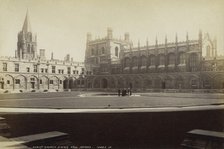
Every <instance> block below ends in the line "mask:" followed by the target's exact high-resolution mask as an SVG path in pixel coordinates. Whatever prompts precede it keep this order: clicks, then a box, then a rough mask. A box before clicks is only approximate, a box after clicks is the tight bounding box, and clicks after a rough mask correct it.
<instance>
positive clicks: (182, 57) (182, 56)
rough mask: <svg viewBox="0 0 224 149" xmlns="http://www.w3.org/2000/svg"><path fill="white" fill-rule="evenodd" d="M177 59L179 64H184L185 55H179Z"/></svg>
mask: <svg viewBox="0 0 224 149" xmlns="http://www.w3.org/2000/svg"><path fill="white" fill-rule="evenodd" d="M179 59H180V64H185V55H184V53H181V54H180V55H179Z"/></svg>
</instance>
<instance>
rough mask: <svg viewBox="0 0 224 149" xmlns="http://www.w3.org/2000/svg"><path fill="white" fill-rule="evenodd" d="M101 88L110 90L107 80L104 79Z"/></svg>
mask: <svg viewBox="0 0 224 149" xmlns="http://www.w3.org/2000/svg"><path fill="white" fill-rule="evenodd" d="M101 88H108V81H107V79H105V78H103V79H102V80H101Z"/></svg>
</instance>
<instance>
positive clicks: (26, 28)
mask: <svg viewBox="0 0 224 149" xmlns="http://www.w3.org/2000/svg"><path fill="white" fill-rule="evenodd" d="M22 31H23V32H26V33H27V32H31V25H30V20H29V13H28V9H27V11H26V18H25V21H24V23H23V29H22Z"/></svg>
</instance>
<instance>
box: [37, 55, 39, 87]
mask: <svg viewBox="0 0 224 149" xmlns="http://www.w3.org/2000/svg"><path fill="white" fill-rule="evenodd" d="M37 79H38V80H37V89H38V90H39V89H40V58H39V60H38V62H37Z"/></svg>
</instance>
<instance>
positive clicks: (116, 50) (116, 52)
mask: <svg viewBox="0 0 224 149" xmlns="http://www.w3.org/2000/svg"><path fill="white" fill-rule="evenodd" d="M115 56H117V57H118V47H116V48H115Z"/></svg>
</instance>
